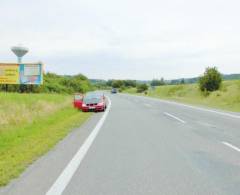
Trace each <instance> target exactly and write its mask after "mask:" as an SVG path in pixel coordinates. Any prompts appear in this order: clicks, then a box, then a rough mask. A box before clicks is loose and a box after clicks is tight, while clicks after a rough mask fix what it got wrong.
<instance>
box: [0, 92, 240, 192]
mask: <svg viewBox="0 0 240 195" xmlns="http://www.w3.org/2000/svg"><path fill="white" fill-rule="evenodd" d="M109 97H110V99H111V102H112V105H111V108H110V110H109V113H107V114H104V113H97V114H95V115H94V116H93V117H92V118H91V119H90V120H89V121H88V122H87V123H86V124H85V125H84V126H83V127H81V128H79V129H76V130H74V131H73V132H72V133H71V134H70V135H69V136H68V137H66V138H65V139H64V140H63V141H61V142H60V143H59V144H58V145H57V146H56V147H55V148H54V149H53V150H52V151H50V152H49V153H48V154H47V155H45V156H43V157H42V158H41V159H39V160H38V161H37V162H36V163H34V164H33V165H32V166H30V167H29V168H28V169H27V170H26V172H25V173H23V174H22V176H21V177H20V178H18V179H16V180H15V181H13V182H12V183H11V184H10V185H9V186H7V187H5V188H2V189H1V190H0V194H4V195H8V194H11V195H15V194H16V195H33V194H34V195H38V194H42V195H45V194H46V193H47V192H48V195H49V194H51V193H50V192H53V191H54V190H53V191H51V189H53V188H59V187H60V188H61V186H64V187H62V189H61V190H62V191H61V190H60V191H61V194H63V195H135V194H136V195H147V194H151V195H159V194H160V195H162V194H164V195H165V194H167V195H168V194H169V195H175V194H177V195H179V194H183V195H187V194H191V195H192V194H199V195H200V194H203V195H208V194H209V195H215V194H216V195H221V194H228V195H239V194H240V149H239V148H240V115H239V114H237V113H227V112H219V111H215V110H207V109H201V108H197V107H191V106H184V105H182V104H175V103H171V102H165V101H159V100H155V99H151V98H145V97H136V96H130V95H120V94H116V95H109ZM102 117H106V118H104V119H105V121H104V120H102ZM99 120H102V121H101V124H100V125H99V123H98V121H99ZM96 124H98V125H97V126H98V128H94V127H95V126H96ZM93 129H94V130H93ZM96 130H97V131H98V132H97V133H98V134H97V133H95V134H94V137H93V139H92V140H90V141H89V140H88V139H89V135H90V137H91V136H93V135H92V133H93V132H94V131H96ZM87 137H88V138H87ZM94 138H95V139H94ZM86 139H87V140H88V141H89V142H88V141H87V142H88V143H86V141H85V140H86ZM84 145H88V147H87V149H88V151H87V149H86V148H85V150H84V151H80V153H81V154H80V153H79V148H80V150H81V148H82V147H83V146H84ZM78 153H79V154H78ZM75 154H77V155H75ZM75 157H76V158H75ZM72 159H73V160H72ZM71 160H72V161H71ZM69 162H72V163H70V164H71V165H69ZM79 164H80V165H79ZM74 166H75V169H74V168H72V167H74ZM69 170H70V172H71V171H72V175H71V176H69V175H70V174H68V173H69ZM64 171H66V174H65V176H64V174H63V172H64ZM61 176H62V178H63V179H60V180H59V178H61ZM66 178H68V180H67V179H66ZM56 181H60V183H58V182H56ZM60 184H61V186H59V185H60ZM52 194H53V193H52ZM56 195H57V194H56Z"/></svg>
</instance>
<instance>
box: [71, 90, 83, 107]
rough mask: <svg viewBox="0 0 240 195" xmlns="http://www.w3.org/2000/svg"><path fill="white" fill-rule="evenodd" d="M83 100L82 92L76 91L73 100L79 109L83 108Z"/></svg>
mask: <svg viewBox="0 0 240 195" xmlns="http://www.w3.org/2000/svg"><path fill="white" fill-rule="evenodd" d="M82 102H83V95H82V94H79V93H76V94H75V95H74V100H73V106H74V108H77V109H80V110H81V109H82Z"/></svg>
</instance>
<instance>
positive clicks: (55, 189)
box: [46, 98, 111, 195]
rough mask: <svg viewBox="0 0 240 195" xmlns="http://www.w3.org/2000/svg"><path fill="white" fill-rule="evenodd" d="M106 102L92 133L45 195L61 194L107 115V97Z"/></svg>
mask: <svg viewBox="0 0 240 195" xmlns="http://www.w3.org/2000/svg"><path fill="white" fill-rule="evenodd" d="M108 102H109V104H108V108H107V110H106V111H105V113H104V115H103V116H102V118H101V119H100V120H99V122H98V123H97V125H96V127H95V128H94V129H93V131H92V133H91V134H90V135H89V136H88V138H87V139H86V141H85V142H84V143H83V145H82V146H81V147H80V148H79V150H78V152H77V153H76V154H75V156H74V157H73V158H72V160H71V161H70V162H69V164H68V165H67V167H66V168H65V169H64V170H63V171H62V173H61V175H60V176H59V177H58V178H57V180H56V181H55V183H54V184H53V185H52V187H51V188H50V189H49V191H48V192H47V193H46V195H61V194H62V193H63V191H64V189H65V188H66V186H67V185H68V183H69V182H70V181H71V179H72V177H73V175H74V173H75V172H76V170H77V169H78V167H79V165H80V164H81V162H82V160H83V159H84V156H85V155H86V153H87V152H88V149H89V148H90V146H91V145H92V143H93V141H94V139H95V138H96V136H97V134H98V132H99V131H100V129H101V127H102V125H103V123H104V121H105V120H106V118H107V115H108V113H109V110H110V107H111V100H110V99H109V98H108Z"/></svg>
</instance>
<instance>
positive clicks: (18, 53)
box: [11, 45, 28, 63]
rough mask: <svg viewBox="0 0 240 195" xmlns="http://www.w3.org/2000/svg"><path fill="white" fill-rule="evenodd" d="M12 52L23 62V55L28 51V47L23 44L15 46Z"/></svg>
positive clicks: (19, 61)
mask: <svg viewBox="0 0 240 195" xmlns="http://www.w3.org/2000/svg"><path fill="white" fill-rule="evenodd" d="M11 50H12V52H13V53H14V54H15V55H16V56H17V58H18V63H21V62H22V57H23V56H24V55H25V54H26V53H27V52H28V48H26V47H23V46H21V45H19V46H14V47H12V48H11Z"/></svg>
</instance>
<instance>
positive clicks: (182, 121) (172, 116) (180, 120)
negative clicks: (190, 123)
mask: <svg viewBox="0 0 240 195" xmlns="http://www.w3.org/2000/svg"><path fill="white" fill-rule="evenodd" d="M164 114H165V115H167V116H169V117H171V118H174V119H176V120H177V121H179V122H181V123H186V122H185V121H184V120H182V119H180V118H178V117H176V116H174V115H172V114H169V113H167V112H164Z"/></svg>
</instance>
